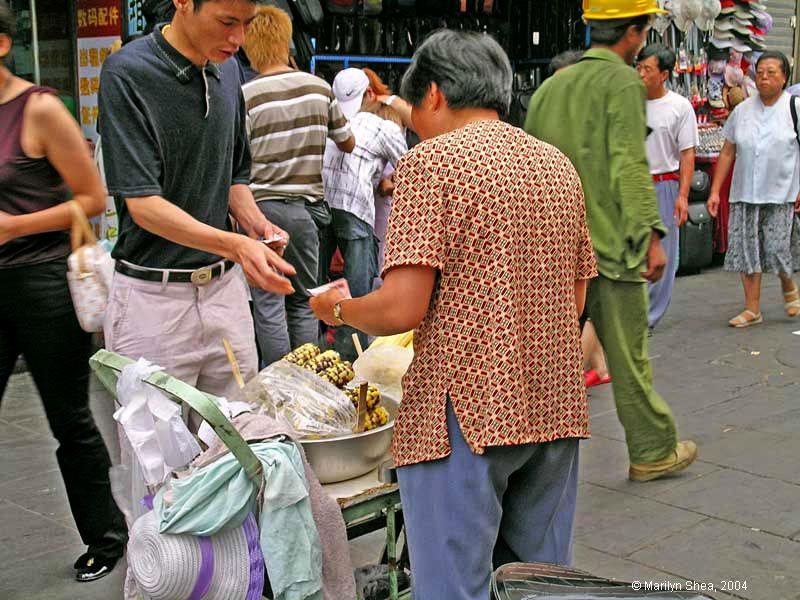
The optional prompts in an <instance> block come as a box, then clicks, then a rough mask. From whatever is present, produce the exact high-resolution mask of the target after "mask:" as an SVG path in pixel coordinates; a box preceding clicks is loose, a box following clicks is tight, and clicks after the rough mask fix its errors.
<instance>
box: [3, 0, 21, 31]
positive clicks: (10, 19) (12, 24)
mask: <svg viewBox="0 0 800 600" xmlns="http://www.w3.org/2000/svg"><path fill="white" fill-rule="evenodd" d="M15 33H17V18H16V17H15V16H14V13H13V12H11V7H9V6H8V3H7V2H6V0H0V35H7V36H8V37H12V38H13V37H14V34H15Z"/></svg>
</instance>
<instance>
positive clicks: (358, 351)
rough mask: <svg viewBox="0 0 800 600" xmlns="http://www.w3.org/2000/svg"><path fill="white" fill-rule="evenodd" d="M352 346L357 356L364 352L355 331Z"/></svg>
mask: <svg viewBox="0 0 800 600" xmlns="http://www.w3.org/2000/svg"><path fill="white" fill-rule="evenodd" d="M353 346H355V347H356V354H358V355H359V356H361V355H362V354H364V349H363V348H362V347H361V340H359V339H358V334H357V333H354V334H353Z"/></svg>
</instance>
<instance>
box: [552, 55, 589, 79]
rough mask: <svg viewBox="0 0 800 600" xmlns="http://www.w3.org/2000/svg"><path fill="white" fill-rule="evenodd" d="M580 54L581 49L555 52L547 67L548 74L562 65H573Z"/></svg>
mask: <svg viewBox="0 0 800 600" xmlns="http://www.w3.org/2000/svg"><path fill="white" fill-rule="evenodd" d="M582 56H583V50H566V51H564V52H562V53H561V54H556V55H555V56H554V57H553V58H552V60H551V61H550V66H549V67H548V71H549V73H550V75H552V74H553V73H555V72H556V71H559V70H561V69H563V68H564V67H568V66H570V65H574V64H575V63H576V62H578V61H579V60H580V59H581V57H582Z"/></svg>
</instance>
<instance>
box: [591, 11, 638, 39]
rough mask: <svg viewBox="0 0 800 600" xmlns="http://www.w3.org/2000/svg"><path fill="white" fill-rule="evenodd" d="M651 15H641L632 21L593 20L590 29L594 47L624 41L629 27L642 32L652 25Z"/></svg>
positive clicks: (631, 19)
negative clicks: (623, 38)
mask: <svg viewBox="0 0 800 600" xmlns="http://www.w3.org/2000/svg"><path fill="white" fill-rule="evenodd" d="M651 18H652V16H651V15H639V16H638V17H633V18H630V19H603V20H599V19H593V20H592V21H591V23H590V24H591V27H590V28H589V37H590V39H591V42H592V45H594V44H598V45H600V46H613V45H614V44H616V43H617V42H618V41H620V40H621V39H622V37H623V36H624V35H625V33H626V32H627V31H628V28H629V27H635V28H636V29H637V30H639V31H642V30H643V29H644V28H645V27H647V26H648V25H649V24H650V20H651Z"/></svg>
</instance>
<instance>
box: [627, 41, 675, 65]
mask: <svg viewBox="0 0 800 600" xmlns="http://www.w3.org/2000/svg"><path fill="white" fill-rule="evenodd" d="M651 56H655V57H656V59H657V60H658V70H659V71H670V72H671V71H672V69H674V68H675V53H674V52H673V51H672V50H670V49H669V48H667V47H666V46H664V45H663V44H648V45H647V46H645V47H644V50H642V51H641V52H640V53H639V57H638V58H637V59H636V62H642V61H643V60H647V59H648V58H650V57H651Z"/></svg>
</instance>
